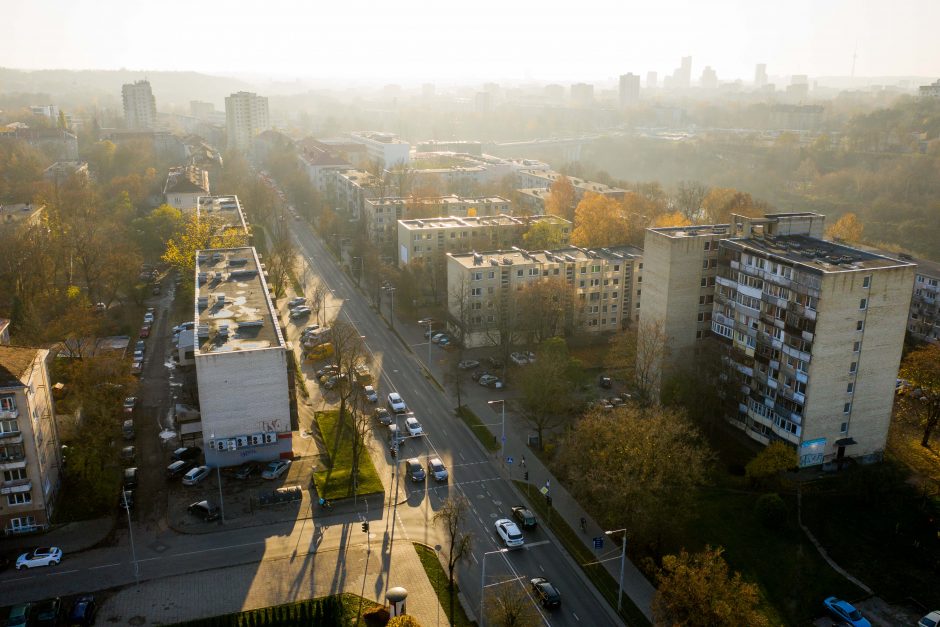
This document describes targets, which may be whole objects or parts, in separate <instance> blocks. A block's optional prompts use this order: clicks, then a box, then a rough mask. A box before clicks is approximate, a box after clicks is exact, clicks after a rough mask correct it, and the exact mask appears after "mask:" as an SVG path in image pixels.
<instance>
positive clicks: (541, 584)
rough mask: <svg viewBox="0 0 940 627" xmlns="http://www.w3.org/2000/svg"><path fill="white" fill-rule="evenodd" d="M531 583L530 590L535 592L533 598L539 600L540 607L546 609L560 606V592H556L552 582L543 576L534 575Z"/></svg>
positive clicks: (556, 589)
mask: <svg viewBox="0 0 940 627" xmlns="http://www.w3.org/2000/svg"><path fill="white" fill-rule="evenodd" d="M531 583H532V592H534V593H535V598H537V599H538V600H539V603H541V604H542V607H544V608H545V609H547V610H553V609H555V608H557V607H561V593H560V592H558V588H556V587H555V586H554V585H553V584H552V582H550V581H549V580H548V579H546V578H545V577H536V578H535V579H533V580H532V581H531Z"/></svg>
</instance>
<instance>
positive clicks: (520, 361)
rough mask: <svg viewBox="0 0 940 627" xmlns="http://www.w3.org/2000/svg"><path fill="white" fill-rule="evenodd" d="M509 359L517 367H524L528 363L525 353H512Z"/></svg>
mask: <svg viewBox="0 0 940 627" xmlns="http://www.w3.org/2000/svg"><path fill="white" fill-rule="evenodd" d="M509 359H510V360H511V361H512V363H514V364H516V365H517V366H524V365H526V364H527V363H529V356H528V355H526V354H525V353H513V354H512V355H510V356H509Z"/></svg>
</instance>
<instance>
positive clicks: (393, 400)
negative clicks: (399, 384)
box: [388, 392, 408, 414]
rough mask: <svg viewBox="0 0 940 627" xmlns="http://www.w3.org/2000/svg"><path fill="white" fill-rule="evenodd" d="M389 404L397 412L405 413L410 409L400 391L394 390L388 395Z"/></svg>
mask: <svg viewBox="0 0 940 627" xmlns="http://www.w3.org/2000/svg"><path fill="white" fill-rule="evenodd" d="M388 406H389V408H391V410H392V411H393V412H395V413H396V414H403V413H405V412H406V411H408V406H407V405H405V399H403V398H402V397H401V394H399V393H398V392H392V393H391V394H389V395H388Z"/></svg>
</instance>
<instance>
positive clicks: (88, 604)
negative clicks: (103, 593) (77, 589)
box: [68, 594, 98, 627]
mask: <svg viewBox="0 0 940 627" xmlns="http://www.w3.org/2000/svg"><path fill="white" fill-rule="evenodd" d="M97 613H98V604H97V603H95V597H93V596H91V595H90V594H86V595H85V596H81V597H78V598H77V599H75V603H73V604H72V611H71V612H69V621H68V624H69V625H70V626H71V625H82V626H83V627H84V626H85V625H94V624H95V614H97Z"/></svg>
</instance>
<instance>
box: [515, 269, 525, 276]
mask: <svg viewBox="0 0 940 627" xmlns="http://www.w3.org/2000/svg"><path fill="white" fill-rule="evenodd" d="M522 275H523V270H522V268H519V269H518V270H516V276H517V277H522Z"/></svg>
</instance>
